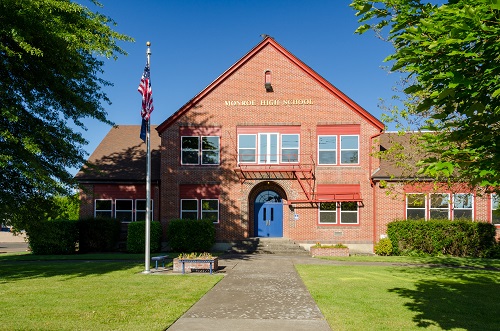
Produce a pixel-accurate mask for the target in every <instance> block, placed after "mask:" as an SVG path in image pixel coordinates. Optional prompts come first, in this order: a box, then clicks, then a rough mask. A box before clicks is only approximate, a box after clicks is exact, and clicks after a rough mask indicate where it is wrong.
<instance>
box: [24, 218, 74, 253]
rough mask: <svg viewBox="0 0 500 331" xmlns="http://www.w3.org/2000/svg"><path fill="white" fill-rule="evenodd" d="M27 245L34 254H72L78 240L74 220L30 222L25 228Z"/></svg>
mask: <svg viewBox="0 0 500 331" xmlns="http://www.w3.org/2000/svg"><path fill="white" fill-rule="evenodd" d="M26 234H27V237H28V243H29V247H30V249H31V251H32V253H33V254H36V255H51V254H54V255H60V254H74V253H75V251H76V243H77V241H78V226H77V221H75V220H50V221H40V222H37V223H34V224H30V226H29V228H27V229H26Z"/></svg>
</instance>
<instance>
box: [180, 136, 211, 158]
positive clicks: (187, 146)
mask: <svg viewBox="0 0 500 331" xmlns="http://www.w3.org/2000/svg"><path fill="white" fill-rule="evenodd" d="M219 163H220V137H219V136H201V137H199V136H182V137H181V164H183V165H198V164H202V165H217V164H219Z"/></svg>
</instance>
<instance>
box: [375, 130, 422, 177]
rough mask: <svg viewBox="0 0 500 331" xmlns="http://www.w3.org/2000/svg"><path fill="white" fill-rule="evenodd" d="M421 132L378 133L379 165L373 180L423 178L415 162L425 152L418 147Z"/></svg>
mask: <svg viewBox="0 0 500 331" xmlns="http://www.w3.org/2000/svg"><path fill="white" fill-rule="evenodd" d="M420 136H421V133H417V132H404V133H401V132H384V133H383V134H382V135H380V138H379V139H380V152H382V154H381V157H380V167H379V169H377V170H376V171H375V173H374V174H373V175H372V178H373V179H374V180H391V179H392V180H398V179H425V178H419V176H418V174H417V173H418V170H419V167H418V166H417V163H418V162H419V161H420V160H421V159H423V158H424V156H425V154H424V152H423V151H422V149H421V147H420V143H421V142H420V139H419V138H420Z"/></svg>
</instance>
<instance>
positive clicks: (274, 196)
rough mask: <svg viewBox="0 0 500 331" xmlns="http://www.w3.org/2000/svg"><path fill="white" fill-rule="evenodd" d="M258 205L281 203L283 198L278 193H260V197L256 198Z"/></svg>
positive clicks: (267, 191)
mask: <svg viewBox="0 0 500 331" xmlns="http://www.w3.org/2000/svg"><path fill="white" fill-rule="evenodd" d="M255 202H256V203H264V202H281V197H280V195H279V194H278V193H276V192H274V191H271V190H266V191H262V192H260V193H259V195H258V196H257V197H256V198H255Z"/></svg>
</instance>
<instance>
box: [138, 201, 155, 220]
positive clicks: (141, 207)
mask: <svg viewBox="0 0 500 331" xmlns="http://www.w3.org/2000/svg"><path fill="white" fill-rule="evenodd" d="M150 202H151V205H150V209H149V210H150V217H149V219H150V220H151V221H152V220H153V199H151V200H150ZM146 205H147V204H146V199H137V200H135V221H137V222H139V221H145V220H146Z"/></svg>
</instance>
